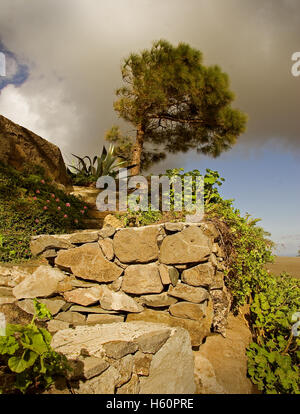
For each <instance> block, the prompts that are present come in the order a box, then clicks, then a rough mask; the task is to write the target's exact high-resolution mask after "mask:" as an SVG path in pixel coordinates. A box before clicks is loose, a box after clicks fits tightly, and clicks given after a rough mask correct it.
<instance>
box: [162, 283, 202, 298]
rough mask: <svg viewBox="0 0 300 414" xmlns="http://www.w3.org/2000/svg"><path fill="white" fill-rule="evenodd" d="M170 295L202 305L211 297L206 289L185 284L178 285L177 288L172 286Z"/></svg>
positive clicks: (169, 291)
mask: <svg viewBox="0 0 300 414" xmlns="http://www.w3.org/2000/svg"><path fill="white" fill-rule="evenodd" d="M168 295H170V296H174V297H175V298H179V299H183V300H185V301H187V302H193V303H201V302H203V301H204V300H206V299H208V297H209V294H208V291H207V290H206V289H204V288H202V287H194V286H189V285H186V284H185V283H178V284H177V285H176V286H175V287H173V286H170V288H169V290H168Z"/></svg>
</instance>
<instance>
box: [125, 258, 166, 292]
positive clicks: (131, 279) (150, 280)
mask: <svg viewBox="0 0 300 414" xmlns="http://www.w3.org/2000/svg"><path fill="white" fill-rule="evenodd" d="M122 290H123V291H124V292H127V293H133V294H136V295H142V294H145V293H160V292H162V290H163V284H162V282H161V278H160V275H159V271H158V266H157V265H156V264H154V263H151V264H147V265H131V266H128V267H127V268H126V269H125V275H124V277H123V282H122Z"/></svg>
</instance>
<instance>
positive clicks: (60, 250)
mask: <svg viewBox="0 0 300 414" xmlns="http://www.w3.org/2000/svg"><path fill="white" fill-rule="evenodd" d="M31 250H32V253H33V254H34V255H37V256H42V257H45V258H47V260H48V262H49V265H42V266H40V267H38V268H37V270H35V271H34V272H33V273H31V274H28V275H27V276H26V277H24V278H21V279H18V282H16V283H15V284H14V285H10V286H6V287H5V288H4V287H3V288H1V289H2V290H3V292H2V303H12V302H15V303H16V305H17V306H19V307H20V308H21V309H22V310H24V311H25V312H27V313H29V314H30V313H33V303H32V299H33V298H35V297H37V298H40V300H41V301H42V302H44V303H45V304H46V305H47V307H48V308H49V309H50V311H51V312H52V314H53V316H54V318H53V319H52V320H50V321H48V322H47V325H48V328H49V330H50V331H51V332H52V333H55V332H57V331H59V330H61V329H68V328H70V327H74V326H78V325H90V326H91V325H96V324H106V323H118V322H132V321H145V322H155V323H163V324H166V325H168V326H170V327H182V328H185V329H186V330H187V331H188V332H189V334H190V337H191V343H192V346H193V347H198V346H200V345H201V343H202V342H203V339H204V338H205V337H206V336H208V335H209V334H210V333H211V332H221V333H223V334H224V333H225V325H226V320H227V315H228V311H229V307H230V296H229V294H228V292H227V290H226V288H225V285H224V270H225V266H224V254H223V251H222V248H221V246H220V245H219V233H218V231H217V229H216V228H215V227H214V225H213V224H212V223H211V222H202V223H199V224H187V223H164V224H159V225H153V226H146V227H140V228H122V229H115V228H114V227H112V226H106V227H104V228H102V229H101V230H97V231H82V232H78V233H73V234H67V235H41V236H35V237H33V238H32V241H31ZM1 289H0V290H1ZM4 290H5V292H4ZM0 295H1V292H0Z"/></svg>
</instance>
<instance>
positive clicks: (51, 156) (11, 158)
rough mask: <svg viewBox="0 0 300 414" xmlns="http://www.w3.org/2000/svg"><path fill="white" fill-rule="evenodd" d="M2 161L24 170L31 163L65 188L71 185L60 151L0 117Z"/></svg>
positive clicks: (0, 156) (0, 159)
mask: <svg viewBox="0 0 300 414" xmlns="http://www.w3.org/2000/svg"><path fill="white" fill-rule="evenodd" d="M0 161H1V162H3V163H4V164H8V165H11V166H12V167H14V168H15V169H17V170H22V169H23V167H24V165H25V164H26V163H28V162H29V161H30V163H32V164H36V165H40V166H41V167H43V168H44V170H45V173H46V175H47V176H48V177H49V178H51V179H52V180H54V181H56V182H57V183H59V184H63V185H64V186H67V185H70V179H69V177H68V175H67V169H66V166H65V163H64V160H63V157H62V154H61V152H60V149H59V148H58V147H57V146H56V145H54V144H52V143H51V142H49V141H46V140H45V139H43V138H41V137H39V136H38V135H36V134H34V133H33V132H31V131H29V130H28V129H26V128H24V127H22V126H20V125H17V124H15V123H14V122H12V121H10V120H9V119H7V118H5V117H4V116H2V115H0Z"/></svg>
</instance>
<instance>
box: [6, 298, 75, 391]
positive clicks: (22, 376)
mask: <svg viewBox="0 0 300 414" xmlns="http://www.w3.org/2000/svg"><path fill="white" fill-rule="evenodd" d="M34 309H35V313H34V316H33V318H32V321H31V323H30V324H28V325H13V324H7V326H6V332H5V333H6V335H5V336H0V371H2V372H1V374H2V375H1V380H0V390H1V392H3V393H15V392H16V391H21V392H22V393H26V392H33V393H37V392H41V391H43V390H45V389H46V388H48V387H49V386H50V385H51V384H52V383H53V382H54V381H55V378H56V376H57V375H66V373H67V371H68V370H69V369H70V368H69V365H68V363H67V359H66V357H65V356H64V355H61V354H58V353H57V352H55V351H54V350H53V349H52V348H51V345H50V343H51V339H52V336H51V334H50V333H49V332H48V331H47V330H46V329H44V328H40V327H38V326H37V325H36V324H35V320H36V319H44V318H48V319H50V318H51V317H52V315H51V313H50V311H49V310H48V309H47V308H46V306H45V305H44V304H42V303H39V302H38V301H37V300H36V299H34Z"/></svg>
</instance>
